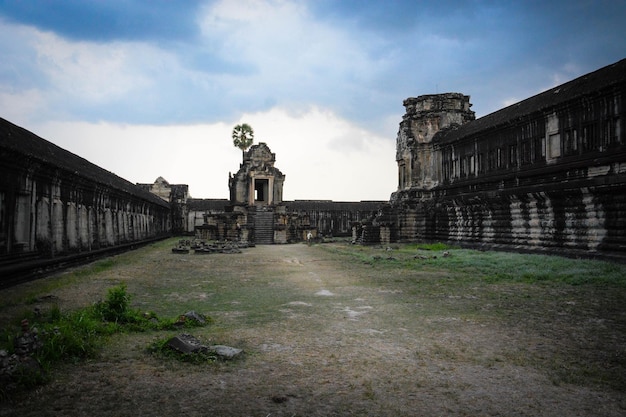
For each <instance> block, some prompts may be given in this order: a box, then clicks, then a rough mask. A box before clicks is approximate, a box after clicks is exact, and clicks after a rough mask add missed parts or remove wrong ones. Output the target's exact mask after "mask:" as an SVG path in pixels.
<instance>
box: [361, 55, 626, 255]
mask: <svg viewBox="0 0 626 417" xmlns="http://www.w3.org/2000/svg"><path fill="white" fill-rule="evenodd" d="M458 96H461V97H464V96H462V95H455V94H453V95H452V96H451V97H452V98H455V99H456V98H458ZM431 97H432V96H421V97H418V98H416V99H414V100H409V101H405V106H406V107H407V114H405V116H404V117H403V121H402V123H401V127H400V131H399V133H398V143H397V144H398V155H397V160H398V170H399V187H398V190H397V191H396V192H395V193H394V194H392V198H391V201H390V203H389V204H388V205H387V206H385V207H384V208H383V209H382V210H381V212H380V214H379V215H378V216H377V217H376V218H375V219H374V220H373V221H372V227H383V228H384V227H390V232H385V233H386V234H385V236H384V237H383V238H381V237H380V236H381V235H380V234H379V237H378V240H382V241H384V240H390V241H416V240H436V241H448V242H456V243H460V244H472V245H493V246H501V247H510V248H516V249H528V250H548V251H555V252H564V253H570V254H577V253H578V254H585V255H588V254H605V255H609V254H617V255H618V256H624V255H626V197H625V195H626V136H625V132H626V128H625V124H624V123H625V120H626V106H625V97H626V60H623V61H620V62H618V63H616V64H613V65H611V66H608V67H605V68H602V69H600V70H598V71H596V72H593V73H591V74H587V75H585V76H583V77H580V78H578V79H576V80H573V81H571V82H569V83H566V84H563V85H561V86H558V87H556V88H553V89H551V90H549V91H546V92H544V93H542V94H539V95H537V96H534V97H531V98H529V99H527V100H524V101H522V102H520V103H517V104H514V105H512V106H509V107H507V108H505V109H502V110H500V111H498V112H495V113H492V114H490V115H487V116H485V117H483V118H480V119H477V120H471V118H469V117H468V118H467V119H466V120H465V122H463V124H456V123H453V124H449V125H447V126H445V125H443V124H442V125H440V130H438V131H436V132H434V133H433V132H432V131H431V132H430V140H429V141H424V140H421V139H420V138H417V137H415V132H416V131H418V129H414V128H413V127H412V126H407V125H410V124H418V123H417V121H419V120H420V117H421V116H422V115H421V114H419V112H418V111H417V110H416V109H417V108H418V107H419V106H417V105H416V103H415V102H420V101H425V100H431ZM441 98H442V100H444V101H445V100H447V99H448V98H450V97H446V95H442V97H441ZM408 104H410V105H408ZM467 108H469V106H468V107H467ZM407 121H409V122H407ZM422 124H424V123H422ZM411 135H413V136H411ZM426 142H427V145H428V149H427V150H425V148H424V146H422V145H423V144H424V143H426ZM426 151H427V152H428V153H429V155H428V158H429V159H430V160H431V161H437V162H436V163H435V164H432V165H431V166H429V167H426V168H425V167H424V166H423V165H421V168H420V169H421V172H422V174H421V177H420V178H422V179H423V178H428V181H423V180H419V179H418V180H416V179H412V180H411V181H402V178H403V173H406V166H407V164H411V163H413V164H414V165H415V164H417V162H418V161H420V160H423V158H424V156H423V152H426ZM411 161H413V162H411ZM376 239H377V238H373V240H376Z"/></svg>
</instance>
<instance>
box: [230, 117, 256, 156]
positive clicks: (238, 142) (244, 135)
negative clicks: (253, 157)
mask: <svg viewBox="0 0 626 417" xmlns="http://www.w3.org/2000/svg"><path fill="white" fill-rule="evenodd" d="M252 142H254V130H252V127H251V126H250V125H249V124H247V123H242V124H240V125H237V126H235V127H234V128H233V145H235V146H236V147H238V148H239V149H241V150H242V151H243V152H245V151H246V149H248V148H249V147H250V145H252Z"/></svg>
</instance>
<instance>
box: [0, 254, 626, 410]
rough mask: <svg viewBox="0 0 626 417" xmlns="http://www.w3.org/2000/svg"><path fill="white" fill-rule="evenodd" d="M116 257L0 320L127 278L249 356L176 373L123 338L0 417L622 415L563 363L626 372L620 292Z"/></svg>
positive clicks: (135, 289) (251, 259)
mask: <svg viewBox="0 0 626 417" xmlns="http://www.w3.org/2000/svg"><path fill="white" fill-rule="evenodd" d="M121 259H122V260H121V261H120V262H117V263H116V264H115V265H114V266H113V267H112V268H110V269H108V270H106V271H103V272H100V273H98V274H96V275H90V276H88V277H85V279H71V280H70V279H68V278H67V276H64V275H59V276H56V277H52V278H47V279H46V280H43V281H41V282H38V283H34V284H33V283H31V284H27V285H24V286H21V287H16V288H13V289H10V290H9V291H7V292H6V293H5V294H2V297H1V301H2V304H0V305H1V306H3V308H2V309H1V310H0V317H1V318H2V319H3V320H4V319H8V318H9V317H10V316H11V315H14V314H15V312H16V311H17V310H18V309H19V308H32V306H30V305H25V304H24V303H22V302H21V301H19V300H21V299H22V300H23V299H25V298H27V297H31V296H32V294H38V293H40V291H43V292H44V293H52V294H54V295H55V296H56V297H58V303H59V305H60V307H61V309H66V308H77V307H80V306H81V305H83V306H84V305H89V304H90V303H93V302H94V301H97V300H98V299H100V298H102V297H103V294H105V293H106V289H107V288H108V287H111V286H113V285H116V284H118V283H120V282H123V283H126V285H127V287H128V292H129V293H130V294H133V296H134V297H133V306H134V307H136V308H140V309H146V310H152V311H155V312H156V313H157V314H159V315H160V316H172V315H176V314H181V313H184V312H185V311H188V310H196V311H199V312H202V313H205V314H207V315H210V316H211V317H213V319H214V321H215V322H214V324H213V325H211V326H208V327H206V328H202V329H199V330H197V331H195V330H194V335H195V336H197V337H199V338H201V339H204V340H207V341H211V343H216V344H217V343H220V344H227V345H231V346H235V347H240V348H243V349H244V350H245V351H246V357H245V359H244V360H240V361H234V362H225V363H216V364H212V365H191V364H185V363H179V362H175V361H173V360H167V359H163V358H160V357H155V356H152V355H150V354H148V353H147V352H146V348H147V346H148V345H149V344H150V343H151V342H152V341H154V340H155V339H157V338H159V337H164V336H166V335H167V334H169V333H166V334H164V332H147V333H128V334H122V335H118V336H115V338H113V339H112V340H111V341H110V343H109V344H107V345H106V346H104V347H103V351H102V354H101V356H100V357H99V358H97V359H94V360H90V361H88V362H86V363H85V362H83V363H77V364H66V365H64V366H62V367H61V368H60V369H57V370H55V373H54V377H53V380H52V381H51V382H50V383H49V384H47V385H45V386H42V387H40V388H39V389H37V390H35V391H33V392H30V393H28V394H25V395H23V396H21V397H20V398H19V399H18V401H17V402H15V403H13V404H11V403H4V404H0V415H2V416H8V415H19V416H53V415H54V416H60V415H68V416H70V415H71V416H80V415H84V416H154V415H168V416H170V415H171V416H173V415H176V416H180V415H185V416H209V415H211V416H263V417H265V416H403V415H411V416H420V415H423V416H433V415H457V416H477V415H485V416H487V415H494V416H495V415H498V416H536V415H542V416H563V415H568V416H596V415H603V416H622V415H624V413H626V399H625V397H624V392H623V390H622V389H620V387H619V386H617V387H616V386H615V384H613V385H611V384H605V383H603V382H602V381H598V380H597V378H592V377H586V376H585V375H584V372H580V371H579V369H588V368H581V367H577V366H575V365H576V364H573V363H572V361H573V359H572V358H577V357H578V358H581V360H587V361H589V362H590V363H597V364H601V363H602V361H601V360H599V359H598V355H605V356H607V357H606V361H605V362H604V363H605V366H606V367H614V368H615V367H617V368H619V367H621V368H619V369H622V370H623V366H624V362H623V358H621V359H620V358H619V357H614V356H611V355H617V356H619V355H623V354H624V348H623V346H624V342H625V337H626V336H625V333H626V330H625V329H624V327H626V326H625V323H626V317H625V312H624V305H623V304H621V306H620V304H619V303H620V302H621V301H623V299H624V294H623V290H621V291H622V292H621V293H619V292H618V293H617V294H616V291H615V290H614V289H612V290H605V289H602V288H597V289H595V290H594V291H595V292H594V293H592V294H590V288H586V289H585V288H577V287H571V286H566V285H564V286H552V287H550V286H548V287H546V286H537V285H530V284H528V285H526V284H506V283H504V284H503V283H499V284H483V283H480V282H477V283H467V282H461V283H457V282H455V281H454V279H453V277H450V276H449V274H448V273H446V272H432V273H431V272H428V271H419V270H406V269H403V268H392V267H390V268H386V267H385V268H382V267H381V268H378V267H373V266H372V265H370V264H367V263H363V262H359V261H357V260H355V259H354V258H350V257H347V256H345V255H342V254H340V253H335V252H333V251H332V250H328V249H327V248H322V247H320V246H313V247H308V246H305V245H288V246H259V247H256V248H250V249H247V250H245V251H244V253H242V254H215V255H207V256H200V255H193V254H189V255H174V254H171V253H169V246H166V245H156V246H153V247H151V248H144V249H141V250H139V251H136V252H134V253H132V254H125V255H121ZM64 280H65V281H64ZM25 294H26V295H25ZM28 294H31V295H28ZM607 299H608V300H609V301H608V304H610V305H611V306H613V307H611V308H612V309H611V310H610V311H605V309H603V308H602V306H603V305H608V304H603V303H607ZM10 300H16V301H10ZM616 306H617V307H616ZM594 335H595V336H594ZM593 337H597V339H596V340H593ZM608 345H610V346H608ZM620 346H621V348H620ZM620 349H621V350H620ZM598 366H600V365H598ZM619 369H618V370H619ZM559 371H562V372H561V373H559ZM592 371H593V372H595V374H594V375H604V374H602V373H601V372H599V371H597V370H595V371H594V369H591V370H589V372H592ZM605 371H606V372H609V373H610V370H605ZM579 374H580V375H579Z"/></svg>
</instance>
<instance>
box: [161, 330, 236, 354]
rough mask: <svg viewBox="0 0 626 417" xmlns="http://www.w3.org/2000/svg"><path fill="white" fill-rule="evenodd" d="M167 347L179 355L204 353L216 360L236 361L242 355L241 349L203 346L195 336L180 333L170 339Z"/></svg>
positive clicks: (223, 346)
mask: <svg viewBox="0 0 626 417" xmlns="http://www.w3.org/2000/svg"><path fill="white" fill-rule="evenodd" d="M167 346H168V347H169V348H170V349H172V350H175V351H177V352H179V353H183V354H194V353H204V354H213V355H215V356H216V357H217V358H218V359H223V360H232V359H237V358H239V357H240V356H241V355H242V354H243V350H242V349H237V348H234V347H231V346H225V345H204V344H202V342H201V341H200V340H198V339H197V338H196V337H195V336H192V335H190V334H187V333H182V334H180V335H178V336H174V337H172V338H171V339H170V340H168V341H167Z"/></svg>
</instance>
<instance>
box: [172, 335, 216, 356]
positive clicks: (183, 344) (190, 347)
mask: <svg viewBox="0 0 626 417" xmlns="http://www.w3.org/2000/svg"><path fill="white" fill-rule="evenodd" d="M167 346H168V347H169V348H171V349H173V350H175V351H177V352H180V353H184V354H190V353H199V352H206V351H207V350H208V348H207V347H206V346H205V345H203V344H202V343H201V342H200V340H198V339H197V338H195V337H194V336H192V335H190V334H185V333H183V334H180V335H178V336H174V337H172V338H171V339H170V340H168V341H167Z"/></svg>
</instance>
